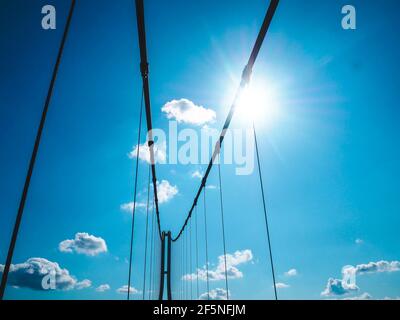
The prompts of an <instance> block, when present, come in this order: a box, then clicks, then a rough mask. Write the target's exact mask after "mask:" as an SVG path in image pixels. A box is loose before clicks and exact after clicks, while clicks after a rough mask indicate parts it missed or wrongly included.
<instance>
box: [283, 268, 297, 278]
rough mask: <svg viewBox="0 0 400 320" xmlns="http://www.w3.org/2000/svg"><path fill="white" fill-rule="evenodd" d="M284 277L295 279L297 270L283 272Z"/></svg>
mask: <svg viewBox="0 0 400 320" xmlns="http://www.w3.org/2000/svg"><path fill="white" fill-rule="evenodd" d="M285 276H287V277H295V276H297V270H296V269H294V268H293V269H290V270H288V271H286V272H285Z"/></svg>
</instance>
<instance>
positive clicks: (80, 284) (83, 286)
mask: <svg viewBox="0 0 400 320" xmlns="http://www.w3.org/2000/svg"><path fill="white" fill-rule="evenodd" d="M91 286H92V281H90V280H88V279H85V280H82V281H80V282H77V283H76V285H75V289H77V290H81V289H86V288H89V287H91Z"/></svg>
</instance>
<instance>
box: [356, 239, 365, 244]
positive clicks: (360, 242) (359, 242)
mask: <svg viewBox="0 0 400 320" xmlns="http://www.w3.org/2000/svg"><path fill="white" fill-rule="evenodd" d="M355 243H356V244H363V243H364V240H363V239H356V241H355Z"/></svg>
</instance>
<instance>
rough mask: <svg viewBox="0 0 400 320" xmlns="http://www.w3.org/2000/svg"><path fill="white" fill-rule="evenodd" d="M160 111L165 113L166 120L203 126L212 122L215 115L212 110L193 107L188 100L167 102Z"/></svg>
mask: <svg viewBox="0 0 400 320" xmlns="http://www.w3.org/2000/svg"><path fill="white" fill-rule="evenodd" d="M161 111H162V112H164V113H166V115H167V118H168V119H176V121H178V122H184V123H189V124H194V125H198V126H201V125H204V124H206V123H211V122H214V121H215V119H216V113H215V111H214V110H212V109H208V108H204V107H203V106H198V105H195V104H194V103H193V102H192V101H190V100H188V99H180V100H172V101H170V102H167V103H166V104H165V105H164V106H163V107H162V108H161Z"/></svg>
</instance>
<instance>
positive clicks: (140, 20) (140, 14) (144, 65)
mask: <svg viewBox="0 0 400 320" xmlns="http://www.w3.org/2000/svg"><path fill="white" fill-rule="evenodd" d="M135 4H136V20H137V29H138V37H139V50H140V72H141V75H142V82H143V89H144V102H145V106H146V122H147V141H148V147H149V153H150V164H151V172H152V177H153V192H154V203H155V210H156V215H157V225H158V234H159V237H160V240H162V232H161V222H160V211H159V207H158V193H157V175H156V166H155V158H154V141H153V133H152V129H153V124H152V119H151V103H150V87H149V62H148V60H147V46H146V28H145V20H144V5H143V0H135Z"/></svg>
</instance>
